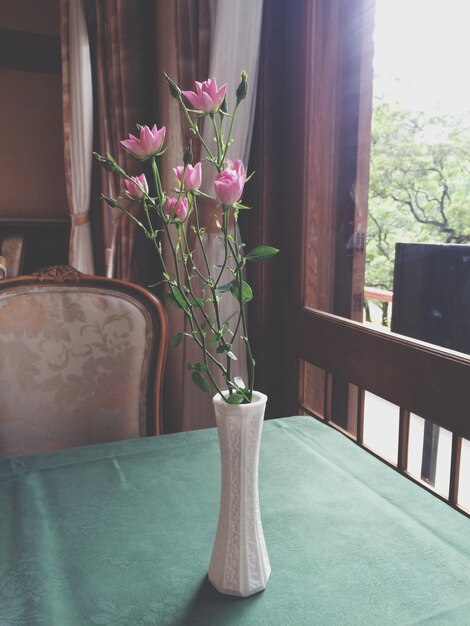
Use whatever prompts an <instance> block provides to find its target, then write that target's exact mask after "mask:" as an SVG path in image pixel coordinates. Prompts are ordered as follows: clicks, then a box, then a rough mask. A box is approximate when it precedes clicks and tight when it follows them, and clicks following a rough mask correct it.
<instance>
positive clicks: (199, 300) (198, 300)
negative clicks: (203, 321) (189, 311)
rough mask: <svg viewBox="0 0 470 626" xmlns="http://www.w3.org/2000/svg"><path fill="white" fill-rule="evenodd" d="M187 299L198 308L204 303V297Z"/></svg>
mask: <svg viewBox="0 0 470 626" xmlns="http://www.w3.org/2000/svg"><path fill="white" fill-rule="evenodd" d="M189 301H190V302H191V304H192V305H193V306H195V307H198V308H199V309H202V307H203V306H204V304H205V303H206V300H204V298H192V297H191V298H189Z"/></svg>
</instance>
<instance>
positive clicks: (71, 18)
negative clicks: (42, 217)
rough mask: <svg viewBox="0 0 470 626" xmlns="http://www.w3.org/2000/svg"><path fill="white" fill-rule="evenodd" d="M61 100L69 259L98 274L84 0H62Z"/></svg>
mask: <svg viewBox="0 0 470 626" xmlns="http://www.w3.org/2000/svg"><path fill="white" fill-rule="evenodd" d="M60 14H61V24H60V27H61V55H62V101H63V123H64V158H65V177H66V184H67V198H68V204H69V210H70V215H71V222H72V224H71V231H70V247H69V263H70V265H72V266H73V267H75V268H76V269H78V270H79V271H81V272H84V273H86V274H93V273H94V264H93V250H92V242H91V231H90V219H89V213H90V191H91V166H92V145H93V90H92V80H91V61H90V46H89V42H88V32H87V26H86V22H85V15H84V8H83V0H77V1H76V2H70V1H69V0H61V3H60Z"/></svg>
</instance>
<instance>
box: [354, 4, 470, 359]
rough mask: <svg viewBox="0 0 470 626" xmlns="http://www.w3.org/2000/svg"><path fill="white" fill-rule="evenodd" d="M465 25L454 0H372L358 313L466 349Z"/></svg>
mask: <svg viewBox="0 0 470 626" xmlns="http://www.w3.org/2000/svg"><path fill="white" fill-rule="evenodd" d="M444 8H445V10H443V9H444ZM423 15H426V28H422V19H423ZM466 22H467V6H466V5H465V3H461V2H459V1H458V0H449V2H444V1H443V0H432V1H429V0H414V2H411V3H410V2H408V1H407V0H396V1H395V2H389V1H388V0H377V1H376V19H375V34H374V44H375V46H374V48H375V53H374V85H373V114H372V141H371V165H370V179H369V206H368V223H367V242H366V257H367V258H366V274H365V290H364V295H365V308H364V318H365V320H366V321H367V322H368V323H371V324H376V325H381V326H383V327H386V328H391V330H392V331H394V332H397V333H400V334H402V335H406V336H409V337H414V338H416V339H421V340H423V341H427V342H430V343H434V344H437V345H440V346H444V347H447V348H451V349H453V350H458V351H460V352H464V353H470V300H469V298H468V293H469V289H470V263H469V262H468V260H469V247H468V245H460V244H468V243H469V242H470V237H469V235H470V212H469V211H468V208H467V207H468V204H469V202H470V185H469V183H468V181H469V180H470V159H468V158H462V157H461V154H468V151H469V148H470V130H469V129H470V124H469V121H470V105H469V102H470V98H469V96H470V80H468V79H463V78H462V77H464V76H467V72H466V69H465V60H464V59H467V58H468V56H469V54H470V40H469V38H468V37H467V36H466V35H465V34H464V30H465V26H464V25H463V24H465V23H466ZM398 24H400V28H399V30H400V45H399V46H398V47H397V41H396V31H395V27H394V26H393V25H396V26H398ZM438 40H439V41H440V42H446V43H445V45H441V46H436V41H438ZM439 68H440V69H439ZM436 71H437V73H438V74H439V75H440V76H443V81H444V82H443V83H440V82H439V83H438V82H436V75H437V74H436ZM461 151H462V152H461ZM449 244H459V245H449ZM392 299H393V300H392Z"/></svg>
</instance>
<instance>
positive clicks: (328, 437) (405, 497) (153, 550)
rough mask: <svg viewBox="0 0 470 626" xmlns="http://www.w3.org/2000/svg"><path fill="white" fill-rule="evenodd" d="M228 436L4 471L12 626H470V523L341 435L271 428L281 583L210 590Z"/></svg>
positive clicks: (69, 454) (267, 527)
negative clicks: (249, 591)
mask: <svg viewBox="0 0 470 626" xmlns="http://www.w3.org/2000/svg"><path fill="white" fill-rule="evenodd" d="M219 471H220V464H219V453H218V442H217V433H216V431H215V430H214V429H208V430H200V431H195V432H190V433H179V434H174V435H166V436H162V437H158V438H156V437H152V438H147V439H140V440H132V441H124V442H117V443H112V444H105V445H97V446H89V447H86V448H77V449H70V450H64V451H61V452H56V453H52V454H45V455H39V456H33V457H20V458H13V459H9V460H5V461H2V462H0V624H1V625H2V626H5V625H7V624H8V625H10V624H15V625H21V626H25V625H27V624H28V625H29V624H45V625H47V626H81V625H85V624H86V625H88V624H113V625H131V626H144V625H152V624H157V625H180V624H181V625H186V624H187V625H191V626H197V625H198V624H200V625H204V626H210V625H222V626H226V625H234V624H244V625H249V626H257V625H259V626H264V625H265V626H277V625H279V626H290V625H293V626H300V625H303V624H305V625H307V624H308V625H309V626H310V625H317V624H318V625H321V626H323V625H332V626H338V625H343V624H354V625H356V624H357V625H361V626H363V625H368V624H371V625H374V626H383V625H388V624H390V625H392V624H393V625H394V626H395V625H399V626H403V625H405V624H426V625H432V624H436V625H439V626H442V625H446V624H449V625H452V626H455V625H458V624H465V626H468V624H469V623H470V522H469V520H468V518H466V517H465V516H464V515H462V514H460V513H458V512H456V511H454V510H453V509H452V508H450V507H449V506H447V505H446V504H444V503H443V502H441V501H440V500H438V499H437V498H435V497H433V496H432V495H430V494H429V493H427V492H426V491H425V490H423V489H421V488H420V487H418V486H417V485H415V484H413V483H412V482H411V481H408V480H407V479H406V478H404V477H402V476H400V475H399V474H398V473H396V472H394V471H393V470H391V469H390V468H389V467H387V466H386V465H385V464H383V463H381V462H380V461H379V460H377V459H376V458H374V457H373V456H371V455H369V454H368V453H367V452H365V451H364V450H362V449H361V448H359V447H358V446H356V445H355V444H354V443H353V442H351V441H349V440H348V439H347V438H346V437H344V436H343V435H342V434H340V433H338V432H336V431H334V430H333V429H332V428H330V427H328V426H326V425H324V424H322V423H320V422H318V421H316V420H314V419H312V418H309V417H290V418H283V419H278V420H271V421H269V422H265V425H264V431H263V437H262V442H261V454H260V500H261V512H262V518H263V526H264V532H265V537H266V543H267V546H268V552H269V555H270V560H271V565H272V574H271V578H270V580H269V582H268V587H267V589H266V591H264V592H262V593H260V594H257V595H255V596H252V597H250V598H246V599H241V598H234V597H229V596H222V595H220V594H218V593H217V592H216V591H215V590H214V589H213V588H212V587H211V585H210V583H209V582H208V581H207V577H206V576H207V566H208V563H209V559H210V555H211V549H212V543H213V540H214V534H215V530H216V525H217V515H218V502H219V488H220V476H219Z"/></svg>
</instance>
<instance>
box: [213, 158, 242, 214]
mask: <svg viewBox="0 0 470 626" xmlns="http://www.w3.org/2000/svg"><path fill="white" fill-rule="evenodd" d="M245 181H246V174H245V166H244V165H243V163H242V162H241V161H239V160H238V161H235V163H233V161H230V160H228V161H227V167H226V168H225V169H224V170H223V171H222V172H219V173H218V174H217V175H216V177H215V179H214V189H215V195H216V196H217V198H218V199H219V200H220V202H221V203H222V204H226V205H227V206H228V205H231V204H233V203H234V202H237V201H238V200H240V198H241V197H242V193H243V187H244V186H245Z"/></svg>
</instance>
